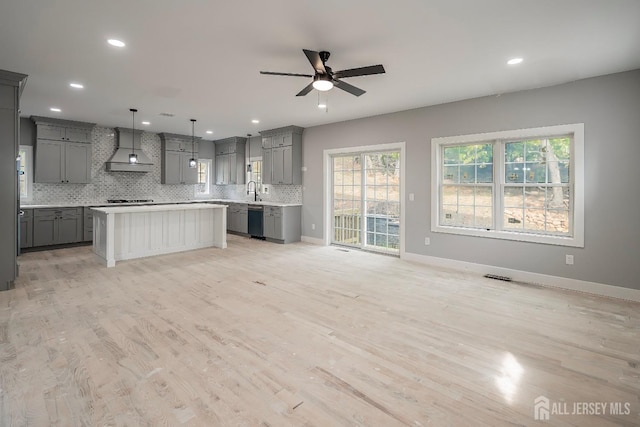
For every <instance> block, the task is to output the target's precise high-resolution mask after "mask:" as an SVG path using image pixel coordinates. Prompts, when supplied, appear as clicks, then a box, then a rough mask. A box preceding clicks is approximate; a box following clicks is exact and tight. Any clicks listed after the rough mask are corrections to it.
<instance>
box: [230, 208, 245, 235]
mask: <svg viewBox="0 0 640 427" xmlns="http://www.w3.org/2000/svg"><path fill="white" fill-rule="evenodd" d="M247 209H248V208H247V204H245V203H230V204H229V207H228V208H227V231H233V232H235V233H241V234H247V233H248V232H249V213H248V210H247Z"/></svg>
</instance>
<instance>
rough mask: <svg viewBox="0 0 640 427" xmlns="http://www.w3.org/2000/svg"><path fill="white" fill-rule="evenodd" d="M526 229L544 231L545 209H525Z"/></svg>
mask: <svg viewBox="0 0 640 427" xmlns="http://www.w3.org/2000/svg"><path fill="white" fill-rule="evenodd" d="M524 218H525V219H524V229H525V230H529V231H544V229H545V211H544V209H525V217H524Z"/></svg>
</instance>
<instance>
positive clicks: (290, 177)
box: [260, 126, 303, 184]
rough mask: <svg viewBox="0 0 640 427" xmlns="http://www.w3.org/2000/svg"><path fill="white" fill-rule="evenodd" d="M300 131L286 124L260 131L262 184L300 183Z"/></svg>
mask: <svg viewBox="0 0 640 427" xmlns="http://www.w3.org/2000/svg"><path fill="white" fill-rule="evenodd" d="M302 131H303V129H302V128H300V127H298V126H288V127H285V128H279V129H272V130H268V131H263V132H260V135H262V182H263V183H264V184H302Z"/></svg>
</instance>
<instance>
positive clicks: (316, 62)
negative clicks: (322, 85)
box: [302, 49, 327, 74]
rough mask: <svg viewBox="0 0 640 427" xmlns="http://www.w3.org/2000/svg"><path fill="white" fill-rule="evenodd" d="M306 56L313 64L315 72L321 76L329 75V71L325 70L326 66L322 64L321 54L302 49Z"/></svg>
mask: <svg viewBox="0 0 640 427" xmlns="http://www.w3.org/2000/svg"><path fill="white" fill-rule="evenodd" d="M302 51H303V52H304V54H305V55H307V59H308V60H309V62H310V63H311V66H312V67H313V69H314V70H316V71H317V72H318V73H320V74H327V70H326V69H325V68H324V64H323V63H322V59H320V54H319V53H318V52H316V51H315V50H307V49H302Z"/></svg>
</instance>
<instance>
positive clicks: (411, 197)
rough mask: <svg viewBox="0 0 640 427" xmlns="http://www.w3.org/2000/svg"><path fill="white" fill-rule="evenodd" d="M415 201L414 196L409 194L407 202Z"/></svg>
mask: <svg viewBox="0 0 640 427" xmlns="http://www.w3.org/2000/svg"><path fill="white" fill-rule="evenodd" d="M415 199H416V195H415V194H413V193H409V201H411V202H413V201H414V200H415Z"/></svg>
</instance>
